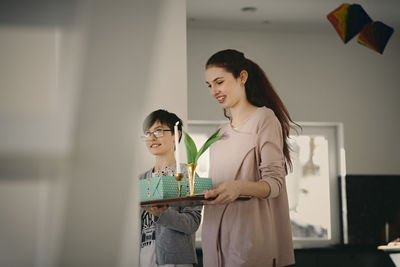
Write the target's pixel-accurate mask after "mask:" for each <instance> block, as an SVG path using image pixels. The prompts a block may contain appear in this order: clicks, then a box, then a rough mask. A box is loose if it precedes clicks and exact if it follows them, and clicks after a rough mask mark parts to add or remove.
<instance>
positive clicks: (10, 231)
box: [0, 0, 187, 267]
mask: <svg viewBox="0 0 400 267" xmlns="http://www.w3.org/2000/svg"><path fill="white" fill-rule="evenodd" d="M0 40H7V43H6V44H7V46H0V55H1V56H2V58H4V57H5V56H7V61H5V60H0V75H1V76H2V83H1V87H0V96H1V97H2V100H1V103H2V107H1V108H0V129H2V130H0V202H1V203H2V204H1V205H0V266H24V267H26V266H40V267H47V266H136V265H137V261H138V244H139V243H138V239H139V233H138V230H139V218H138V214H139V210H138V205H137V201H138V200H137V195H138V193H137V190H138V188H137V175H138V173H139V172H142V171H144V170H145V169H147V168H150V167H151V164H152V157H151V156H149V155H148V153H147V152H146V151H145V149H144V145H143V143H142V142H141V141H140V140H139V136H140V134H141V124H142V120H143V118H144V116H145V115H147V114H148V113H149V112H151V111H152V110H154V109H156V108H166V109H168V110H170V111H174V112H176V113H177V114H178V115H179V116H181V117H182V118H183V119H184V120H186V119H187V111H186V110H187V109H186V108H187V93H186V92H187V79H186V6H185V2H184V1H182V0H169V1H168V2H166V1H165V2H164V1H158V0H150V1H149V0H148V1H139V2H138V1H120V2H109V1H91V2H89V1H65V2H63V1H56V2H40V3H34V4H33V3H30V1H23V2H21V1H19V2H18V3H12V2H9V1H8V2H4V3H1V4H0ZM26 78H29V80H26ZM24 79H25V80H24ZM16 86H17V87H16ZM15 90H17V91H15ZM5 97H7V98H8V99H5ZM175 103H178V104H175Z"/></svg>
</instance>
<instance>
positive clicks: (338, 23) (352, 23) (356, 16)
mask: <svg viewBox="0 0 400 267" xmlns="http://www.w3.org/2000/svg"><path fill="white" fill-rule="evenodd" d="M326 17H327V18H328V20H329V22H330V23H331V24H332V26H333V27H334V28H335V30H336V32H337V33H338V34H339V36H340V38H341V39H342V41H343V42H344V43H347V42H348V41H350V40H351V39H352V38H353V37H354V36H356V35H357V34H358V33H359V32H360V31H361V30H362V28H363V27H364V25H366V24H368V23H370V22H371V21H372V20H371V18H370V17H369V16H368V14H367V13H366V12H365V11H364V9H363V8H362V7H361V6H360V5H358V4H351V5H350V4H347V3H344V4H342V5H340V6H339V7H338V8H336V9H335V10H333V11H332V12H330V13H329V14H328V15H327V16H326Z"/></svg>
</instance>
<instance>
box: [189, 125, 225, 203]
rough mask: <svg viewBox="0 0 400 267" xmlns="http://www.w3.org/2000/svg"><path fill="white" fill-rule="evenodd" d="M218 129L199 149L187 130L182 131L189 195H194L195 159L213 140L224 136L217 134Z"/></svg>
mask: <svg viewBox="0 0 400 267" xmlns="http://www.w3.org/2000/svg"><path fill="white" fill-rule="evenodd" d="M220 130H221V129H218V130H217V131H216V132H215V133H214V134H213V135H211V136H210V137H209V138H208V139H207V141H206V142H205V143H204V144H203V146H202V147H201V148H200V149H199V150H197V147H196V144H195V142H194V141H193V139H192V138H191V137H190V135H189V134H188V133H187V132H185V131H183V134H184V136H185V146H186V155H187V163H186V164H185V165H186V169H187V172H188V176H189V185H190V195H191V196H193V195H194V179H195V170H196V166H197V160H198V159H199V158H200V156H201V155H202V154H203V153H204V152H205V151H206V150H207V149H208V148H209V147H210V146H211V145H212V144H213V143H214V142H216V141H218V140H220V139H221V138H222V137H223V136H224V135H223V134H221V135H218V134H219V132H220Z"/></svg>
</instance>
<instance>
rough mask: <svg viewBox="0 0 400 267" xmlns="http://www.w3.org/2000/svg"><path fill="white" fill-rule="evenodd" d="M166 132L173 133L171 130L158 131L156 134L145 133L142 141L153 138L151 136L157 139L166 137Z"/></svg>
mask: <svg viewBox="0 0 400 267" xmlns="http://www.w3.org/2000/svg"><path fill="white" fill-rule="evenodd" d="M164 132H172V130H170V129H157V130H155V131H154V132H145V133H144V135H142V139H144V140H146V139H149V138H150V137H151V135H154V137H155V138H159V137H162V136H164Z"/></svg>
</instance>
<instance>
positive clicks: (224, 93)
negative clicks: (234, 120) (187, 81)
mask: <svg viewBox="0 0 400 267" xmlns="http://www.w3.org/2000/svg"><path fill="white" fill-rule="evenodd" d="M246 79H247V72H246V71H242V72H241V73H240V75H239V77H237V78H235V77H234V76H233V74H232V73H230V72H228V71H226V70H225V69H224V68H221V67H208V68H207V69H206V84H207V85H208V87H209V88H210V94H211V95H212V96H213V97H214V98H215V99H216V100H217V101H218V103H219V104H220V105H221V107H222V108H224V109H227V108H234V107H235V106H236V105H238V104H239V103H240V102H241V101H246V91H245V88H244V84H245V82H246Z"/></svg>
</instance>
